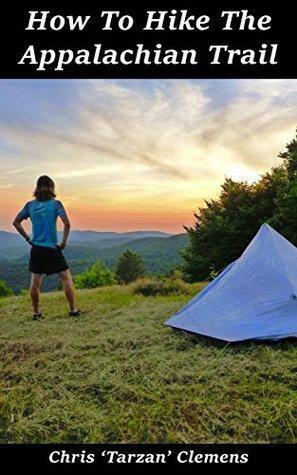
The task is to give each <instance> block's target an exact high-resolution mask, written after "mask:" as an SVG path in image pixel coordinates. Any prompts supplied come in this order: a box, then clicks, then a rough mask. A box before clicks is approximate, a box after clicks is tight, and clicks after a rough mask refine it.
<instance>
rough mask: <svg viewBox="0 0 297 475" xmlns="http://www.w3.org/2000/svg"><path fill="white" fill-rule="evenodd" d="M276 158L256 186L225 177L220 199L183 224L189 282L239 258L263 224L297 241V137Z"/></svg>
mask: <svg viewBox="0 0 297 475" xmlns="http://www.w3.org/2000/svg"><path fill="white" fill-rule="evenodd" d="M278 157H280V158H281V159H282V161H281V163H280V164H279V165H277V166H274V167H272V169H271V170H270V171H268V172H267V173H265V174H264V175H263V176H261V178H260V179H259V180H258V181H256V182H254V183H252V184H248V183H247V182H246V181H235V180H232V179H231V178H226V179H225V181H224V183H223V184H222V185H221V192H220V194H219V197H218V198H217V199H213V200H210V201H205V206H204V207H201V208H199V209H198V211H197V213H195V214H194V216H195V222H194V225H193V226H192V227H186V228H185V229H186V232H187V233H188V236H189V245H188V246H187V247H186V249H185V250H184V252H183V258H184V265H183V274H184V278H185V279H186V280H187V281H189V282H195V281H202V280H205V279H208V278H209V277H210V276H212V275H216V274H217V273H218V272H220V271H221V270H222V269H224V268H225V267H226V266H227V265H228V264H229V263H231V262H232V261H234V260H236V259H237V258H238V257H239V256H240V255H241V253H242V252H243V251H244V249H245V248H246V246H247V245H248V243H249V242H250V241H251V239H252V238H253V237H254V235H255V234H256V233H257V231H258V229H259V227H260V226H261V225H262V224H263V223H268V224H270V225H271V226H272V227H274V228H275V229H276V230H277V231H279V232H280V233H281V234H282V235H283V236H285V237H286V238H287V239H289V241H291V242H292V243H293V244H294V245H297V219H296V218H297V135H296V136H295V138H294V139H293V140H292V141H291V142H290V143H289V144H287V145H286V149H285V152H283V153H280V154H279V155H278Z"/></svg>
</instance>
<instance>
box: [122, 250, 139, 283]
mask: <svg viewBox="0 0 297 475" xmlns="http://www.w3.org/2000/svg"><path fill="white" fill-rule="evenodd" d="M143 275H144V265H143V262H142V258H141V256H140V255H139V254H137V252H133V251H130V250H129V249H127V251H125V252H124V253H123V254H122V255H121V256H120V257H119V258H118V261H117V267H116V276H117V279H118V280H119V282H123V283H125V284H128V283H129V282H133V281H134V280H136V279H138V278H139V277H142V276H143Z"/></svg>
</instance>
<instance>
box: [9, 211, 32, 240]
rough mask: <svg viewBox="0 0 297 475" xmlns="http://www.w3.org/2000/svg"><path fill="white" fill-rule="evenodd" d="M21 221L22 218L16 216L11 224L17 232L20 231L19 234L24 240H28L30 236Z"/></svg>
mask: <svg viewBox="0 0 297 475" xmlns="http://www.w3.org/2000/svg"><path fill="white" fill-rule="evenodd" d="M22 221H23V219H21V218H19V217H18V216H16V217H15V219H14V221H13V223H12V224H13V226H14V227H15V229H16V230H17V232H18V233H20V235H21V236H23V238H25V239H26V241H28V242H30V236H28V234H27V233H26V231H25V229H24V228H23V225H22Z"/></svg>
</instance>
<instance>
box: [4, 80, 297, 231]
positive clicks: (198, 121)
mask: <svg viewBox="0 0 297 475" xmlns="http://www.w3.org/2000/svg"><path fill="white" fill-rule="evenodd" d="M296 105H297V81H296V80H237V81H235V80H216V81H215V80H195V81H186V80H179V81H178V80H170V81H169V80H168V81H159V80H158V81H157V80H142V81H137V80H125V81H124V80H123V81H113V80H69V81H67V80H63V81H60V80H55V81H54V80H53V81H48V80H43V81H38V80H35V81H23V80H15V81H12V80H11V81H9V80H2V81H0V106H1V122H0V160H1V175H0V229H5V230H12V229H11V222H12V219H13V218H14V215H15V214H16V212H17V211H18V210H19V209H20V208H21V207H22V206H23V204H24V202H26V201H28V200H30V199H31V195H32V190H33V188H34V182H35V180H36V178H37V177H38V176H39V175H41V174H48V175H50V176H51V177H52V178H53V179H54V180H55V181H56V183H57V191H58V195H59V198H60V199H61V200H62V201H63V202H64V204H65V207H66V208H67V210H68V212H69V215H70V218H71V221H72V227H73V228H75V229H94V230H100V231H106V230H113V231H132V230H140V229H141V230H163V231H168V232H172V233H177V232H182V231H183V225H189V224H190V223H191V222H192V221H193V212H194V211H195V210H196V209H197V207H198V206H202V205H203V200H204V199H210V198H211V197H215V196H216V195H217V194H218V192H219V186H220V184H221V183H222V181H223V179H224V176H231V177H233V178H234V179H237V180H248V181H249V182H252V181H254V180H256V179H257V178H258V177H259V175H260V174H261V173H263V172H265V171H266V170H267V169H269V168H270V167H271V166H273V165H276V164H277V163H278V160H279V159H277V154H278V152H279V151H280V150H283V149H284V146H285V144H286V142H288V141H289V140H291V139H292V138H293V135H294V129H295V127H296Z"/></svg>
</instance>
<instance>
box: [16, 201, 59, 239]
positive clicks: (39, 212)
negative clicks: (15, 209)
mask: <svg viewBox="0 0 297 475" xmlns="http://www.w3.org/2000/svg"><path fill="white" fill-rule="evenodd" d="M58 216H66V217H67V214H66V211H65V209H64V206H63V205H62V203H61V201H57V200H54V199H51V200H46V201H39V200H32V201H28V203H26V204H25V206H24V208H23V209H22V210H21V211H20V212H19V214H18V217H19V218H21V219H28V218H30V220H31V222H32V242H33V244H34V245H35V246H45V247H56V244H57V242H58V236H57V217H58Z"/></svg>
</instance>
